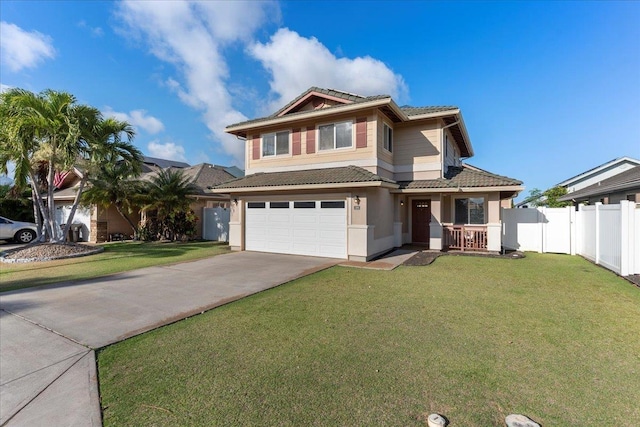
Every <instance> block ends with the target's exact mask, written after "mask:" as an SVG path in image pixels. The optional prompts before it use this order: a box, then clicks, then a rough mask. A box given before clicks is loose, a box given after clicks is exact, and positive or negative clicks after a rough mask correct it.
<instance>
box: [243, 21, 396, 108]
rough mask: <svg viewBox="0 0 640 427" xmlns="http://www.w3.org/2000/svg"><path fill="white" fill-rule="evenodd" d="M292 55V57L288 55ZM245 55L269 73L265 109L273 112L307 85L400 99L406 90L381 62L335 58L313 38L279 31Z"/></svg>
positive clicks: (255, 45) (288, 31) (370, 58)
mask: <svg viewBox="0 0 640 427" xmlns="http://www.w3.org/2000/svg"><path fill="white" fill-rule="evenodd" d="M292 52H295V55H292ZM249 53H250V54H251V55H252V56H253V57H254V58H256V59H257V60H258V61H260V62H261V63H262V65H263V66H264V67H265V68H266V69H267V70H268V71H269V72H270V73H271V76H272V78H271V81H270V82H269V84H270V87H271V91H272V92H273V94H275V95H276V99H274V100H273V101H272V102H271V104H270V105H269V106H268V108H270V112H274V111H275V110H277V109H278V108H280V107H282V106H283V105H284V104H286V103H287V102H289V101H291V100H292V99H294V98H295V97H296V96H298V95H300V93H302V92H304V91H305V90H307V89H309V87H311V86H319V87H323V88H332V89H338V90H344V91H347V92H352V93H356V94H358V95H363V96H367V95H391V96H392V97H393V98H394V99H396V100H398V99H400V100H402V99H403V98H405V97H406V96H407V93H408V89H407V85H406V84H405V82H404V79H403V78H402V76H400V75H399V74H395V73H394V72H393V70H391V69H390V68H389V67H387V66H386V65H385V64H384V63H383V62H382V61H379V60H377V59H375V58H372V57H370V56H364V57H357V58H353V59H350V58H338V57H336V56H335V55H334V54H333V53H331V52H330V51H329V49H327V48H326V47H325V46H324V45H323V44H322V43H320V42H319V41H318V39H316V38H315V37H311V38H305V37H302V36H300V35H299V34H298V33H296V32H295V31H291V30H289V29H287V28H281V29H280V30H278V31H277V32H276V33H275V34H274V35H273V36H272V37H271V39H270V41H269V42H268V43H254V44H253V45H251V46H250V48H249Z"/></svg>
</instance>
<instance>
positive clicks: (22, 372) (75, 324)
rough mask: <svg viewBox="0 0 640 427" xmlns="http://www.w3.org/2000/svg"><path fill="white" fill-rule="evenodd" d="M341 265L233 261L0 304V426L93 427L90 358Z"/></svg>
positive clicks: (22, 295)
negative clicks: (113, 346)
mask: <svg viewBox="0 0 640 427" xmlns="http://www.w3.org/2000/svg"><path fill="white" fill-rule="evenodd" d="M338 262H339V260H333V259H328V258H313V257H303V256H294V255H277V254H267V253H257V252H237V253H232V254H226V255H219V256H216V257H213V258H209V259H206V260H201V261H194V262H189V263H183V264H176V265H172V266H164V267H150V268H145V269H141V270H135V271H131V272H127V273H122V274H117V275H113V276H108V277H103V278H98V279H92V280H87V281H83V282H78V283H60V284H56V285H49V286H43V287H38V288H30V289H22V290H18V291H13V292H7V293H3V294H0V310H1V311H0V337H2V339H0V426H21V425H29V426H39V425H42V426H45V425H46V426H49V425H66V426H87V425H89V426H99V425H101V417H100V407H99V400H98V385H97V376H96V368H95V356H94V351H93V350H95V349H98V348H101V347H104V346H106V345H109V344H113V343H115V342H118V341H122V340H124V339H126V338H129V337H132V336H134V335H138V334H140V333H143V332H146V331H149V330H151V329H154V328H157V327H159V326H163V325H166V324H169V323H172V322H175V321H177V320H181V319H184V318H186V317H189V316H192V315H195V314H199V313H201V312H203V311H206V310H209V309H211V308H214V307H217V306H220V305H223V304H226V303H228V302H231V301H235V300H237V299H240V298H243V297H245V296H248V295H251V294H254V293H257V292H260V291H263V290H265V289H269V288H272V287H275V286H278V285H280V284H282V283H285V282H289V281H291V280H294V279H296V278H298V277H302V276H305V275H307V274H311V273H314V272H316V271H319V270H322V269H325V268H328V267H330V266H333V265H335V264H336V263H338Z"/></svg>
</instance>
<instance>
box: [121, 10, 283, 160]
mask: <svg viewBox="0 0 640 427" xmlns="http://www.w3.org/2000/svg"><path fill="white" fill-rule="evenodd" d="M118 15H119V18H120V19H121V20H122V21H123V22H124V25H125V27H126V28H125V29H124V30H123V31H121V32H122V33H123V36H126V37H134V38H137V39H138V40H145V41H146V43H147V44H148V45H149V49H150V51H151V53H153V54H154V55H155V56H156V57H158V58H159V59H161V60H163V61H166V62H169V63H172V64H173V65H175V67H176V69H177V70H178V72H179V73H180V76H177V77H170V78H168V79H166V80H165V84H166V85H167V86H168V87H169V88H170V89H171V90H172V91H174V92H175V93H176V94H177V95H178V96H179V98H180V99H181V100H182V102H184V103H185V104H187V105H189V106H190V107H192V108H195V109H197V110H200V111H202V113H203V115H202V117H203V120H204V122H205V123H206V125H207V127H208V128H209V130H210V131H211V133H212V134H213V137H214V139H215V140H216V141H218V142H219V143H220V146H221V147H222V150H223V151H224V152H225V153H226V154H229V155H231V156H233V157H234V158H235V159H236V161H237V162H238V164H240V165H244V144H242V143H241V142H239V141H238V140H236V138H235V137H233V136H231V135H228V134H226V133H225V132H224V128H225V127H226V126H227V125H229V124H232V123H237V122H240V121H243V120H246V116H245V115H244V114H242V113H241V112H239V111H237V110H236V109H235V108H234V106H233V105H232V104H233V103H232V97H231V96H230V94H229V90H228V89H227V80H228V79H229V69H228V67H227V62H226V60H225V58H224V56H223V53H222V50H223V48H224V47H225V46H227V45H229V44H230V43H232V42H248V41H249V40H250V39H251V37H252V35H253V33H254V32H255V30H256V29H257V28H259V27H261V26H262V25H263V24H264V23H265V22H266V20H267V19H271V16H274V15H275V16H279V9H278V6H277V4H276V3H273V2H254V1H250V2H242V1H237V2H219V1H215V2H141V1H124V2H122V3H119V14H118Z"/></svg>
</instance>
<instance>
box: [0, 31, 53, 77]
mask: <svg viewBox="0 0 640 427" xmlns="http://www.w3.org/2000/svg"><path fill="white" fill-rule="evenodd" d="M0 51H2V53H1V54H0V60H1V61H2V64H4V65H5V66H6V67H8V68H9V69H10V70H11V71H13V72H18V71H20V70H22V69H24V68H33V67H35V66H37V65H38V64H40V63H41V62H43V61H44V60H46V59H52V58H54V57H55V56H56V51H55V49H54V48H53V44H52V39H51V37H49V36H47V35H45V34H42V33H39V32H37V31H31V32H27V31H25V30H23V29H22V28H20V27H18V26H17V25H15V24H10V23H8V22H5V21H2V22H0Z"/></svg>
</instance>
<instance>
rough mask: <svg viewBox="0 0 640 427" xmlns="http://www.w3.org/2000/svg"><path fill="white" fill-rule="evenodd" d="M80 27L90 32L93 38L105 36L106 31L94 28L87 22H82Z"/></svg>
mask: <svg viewBox="0 0 640 427" xmlns="http://www.w3.org/2000/svg"><path fill="white" fill-rule="evenodd" d="M78 27H80V28H82V29H85V30H88V31H89V32H90V33H91V35H92V36H93V37H102V36H104V30H103V29H102V28H100V27H92V26H91V25H89V24H87V23H86V21H84V20H83V21H80V22H78Z"/></svg>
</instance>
